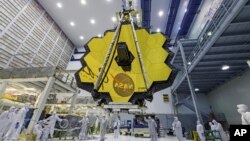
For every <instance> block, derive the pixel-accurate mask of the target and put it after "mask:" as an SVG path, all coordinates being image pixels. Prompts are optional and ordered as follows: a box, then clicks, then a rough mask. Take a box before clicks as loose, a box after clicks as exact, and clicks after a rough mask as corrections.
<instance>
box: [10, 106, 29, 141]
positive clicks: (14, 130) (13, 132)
mask: <svg viewBox="0 0 250 141" xmlns="http://www.w3.org/2000/svg"><path fill="white" fill-rule="evenodd" d="M29 108H30V103H25V104H24V107H23V108H21V109H20V110H19V111H18V112H17V114H16V115H15V116H14V118H13V121H12V124H11V126H10V128H9V130H8V132H7V133H6V135H5V141H13V140H16V139H17V137H18V135H19V134H20V133H21V130H22V127H23V124H24V120H25V116H26V114H27V112H28V111H29Z"/></svg>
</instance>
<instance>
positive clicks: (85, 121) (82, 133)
mask: <svg viewBox="0 0 250 141" xmlns="http://www.w3.org/2000/svg"><path fill="white" fill-rule="evenodd" d="M79 123H82V126H81V131H80V134H79V139H87V138H88V136H87V132H88V124H89V119H88V118H87V117H84V118H83V119H82V120H80V121H79Z"/></svg>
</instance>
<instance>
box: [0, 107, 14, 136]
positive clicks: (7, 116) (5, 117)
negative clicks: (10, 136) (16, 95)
mask: <svg viewBox="0 0 250 141" xmlns="http://www.w3.org/2000/svg"><path fill="white" fill-rule="evenodd" d="M14 116H15V107H14V106H11V107H10V109H9V110H8V111H4V112H3V113H2V114H1V115H0V139H1V138H2V137H3V136H4V135H5V134H6V133H7V131H8V129H9V128H10V126H11V124H12V122H13V117H14Z"/></svg>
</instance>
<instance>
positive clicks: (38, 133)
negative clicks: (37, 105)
mask: <svg viewBox="0 0 250 141" xmlns="http://www.w3.org/2000/svg"><path fill="white" fill-rule="evenodd" d="M33 133H34V134H35V135H36V141H40V140H41V138H42V134H43V127H42V121H39V122H38V123H37V124H36V125H35V126H34V129H33Z"/></svg>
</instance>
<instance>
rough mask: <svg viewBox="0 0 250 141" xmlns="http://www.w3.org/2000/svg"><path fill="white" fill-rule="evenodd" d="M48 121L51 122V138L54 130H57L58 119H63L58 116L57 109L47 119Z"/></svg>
mask: <svg viewBox="0 0 250 141" xmlns="http://www.w3.org/2000/svg"><path fill="white" fill-rule="evenodd" d="M46 121H48V124H49V129H50V132H49V135H50V137H51V138H53V135H54V131H55V125H56V121H59V122H61V121H62V119H60V118H59V117H58V116H57V114H56V111H54V112H53V113H52V115H51V116H50V117H48V118H47V119H46Z"/></svg>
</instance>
